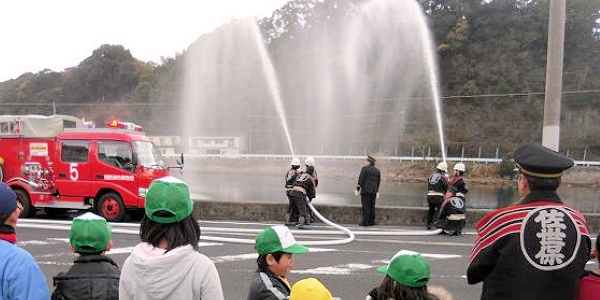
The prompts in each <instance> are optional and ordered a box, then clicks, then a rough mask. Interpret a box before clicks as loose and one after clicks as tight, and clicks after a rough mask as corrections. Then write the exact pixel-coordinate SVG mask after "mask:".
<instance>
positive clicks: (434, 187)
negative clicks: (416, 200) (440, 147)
mask: <svg viewBox="0 0 600 300" xmlns="http://www.w3.org/2000/svg"><path fill="white" fill-rule="evenodd" d="M447 171H448V164H447V163H446V162H440V163H439V164H438V165H437V166H436V168H435V172H433V173H432V174H431V175H429V178H427V204H429V210H428V211H427V229H431V225H432V222H433V217H434V216H435V215H438V214H439V210H440V207H441V206H442V203H443V202H444V196H445V195H446V192H447V191H448V179H447V178H446V172H447Z"/></svg>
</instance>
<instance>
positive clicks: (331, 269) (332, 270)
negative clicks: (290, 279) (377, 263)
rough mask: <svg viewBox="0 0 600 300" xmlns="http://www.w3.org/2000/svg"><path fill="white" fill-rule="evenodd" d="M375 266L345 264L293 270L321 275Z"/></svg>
mask: <svg viewBox="0 0 600 300" xmlns="http://www.w3.org/2000/svg"><path fill="white" fill-rule="evenodd" d="M373 267H374V266H372V265H365V264H345V265H338V266H330V267H318V268H313V269H305V270H292V273H295V274H320V275H349V274H352V273H354V271H359V270H365V269H371V268H373Z"/></svg>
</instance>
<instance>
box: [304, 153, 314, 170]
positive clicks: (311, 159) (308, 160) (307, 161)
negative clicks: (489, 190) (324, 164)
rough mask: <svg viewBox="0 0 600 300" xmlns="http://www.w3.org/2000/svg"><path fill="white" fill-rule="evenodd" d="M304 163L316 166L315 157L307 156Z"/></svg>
mask: <svg viewBox="0 0 600 300" xmlns="http://www.w3.org/2000/svg"><path fill="white" fill-rule="evenodd" d="M304 163H305V164H306V165H307V166H311V167H314V166H315V159H314V158H313V157H312V156H309V157H307V158H306V160H304Z"/></svg>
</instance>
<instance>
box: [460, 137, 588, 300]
mask: <svg viewBox="0 0 600 300" xmlns="http://www.w3.org/2000/svg"><path fill="white" fill-rule="evenodd" d="M514 158H515V162H516V164H517V169H518V171H519V176H518V178H517V188H518V190H519V195H520V196H522V198H521V200H520V201H519V203H517V204H516V205H513V206H509V207H505V208H501V209H498V210H496V211H494V212H492V213H490V214H488V215H486V216H485V217H483V219H481V220H480V221H479V223H478V224H477V226H476V229H477V238H476V239H475V245H474V247H473V251H472V253H471V258H470V263H469V267H468V270H467V280H468V282H469V284H475V283H478V282H482V281H483V289H482V293H481V299H485V300H497V299H511V300H521V299H523V300H525V299H527V300H531V299H544V300H558V299H560V300H571V299H573V297H574V294H575V288H576V287H577V282H578V280H579V277H580V276H581V275H582V274H583V272H584V267H585V264H586V262H587V261H588V258H589V256H590V246H591V242H590V237H589V233H588V228H587V222H586V220H585V218H584V216H583V214H581V213H580V212H578V211H577V210H575V209H573V208H571V207H570V206H568V205H565V204H563V202H562V201H561V199H560V198H559V197H558V195H557V194H556V189H557V188H558V186H559V185H560V177H561V175H562V171H564V170H566V169H568V168H570V167H572V166H573V161H572V160H571V159H569V158H567V157H566V156H563V155H561V154H559V153H557V152H554V151H552V150H549V149H547V148H544V147H542V146H540V145H535V144H526V145H523V146H521V147H519V148H518V149H517V150H515V154H514Z"/></svg>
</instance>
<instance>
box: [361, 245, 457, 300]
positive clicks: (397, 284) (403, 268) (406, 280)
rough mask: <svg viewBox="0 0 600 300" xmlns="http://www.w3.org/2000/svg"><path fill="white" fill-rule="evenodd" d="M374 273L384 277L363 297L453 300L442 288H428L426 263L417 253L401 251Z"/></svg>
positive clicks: (403, 299)
mask: <svg viewBox="0 0 600 300" xmlns="http://www.w3.org/2000/svg"><path fill="white" fill-rule="evenodd" d="M377 272H379V273H382V274H386V276H385V278H384V279H383V281H382V282H381V284H380V285H379V286H378V287H376V288H374V289H373V290H371V292H369V294H368V295H367V297H366V298H365V300H452V296H451V295H450V293H448V291H446V290H445V289H443V288H441V287H435V288H432V287H427V283H428V282H429V278H430V276H431V271H430V268H429V262H427V260H425V258H423V257H422V256H421V255H420V254H419V253H417V252H413V251H407V250H401V251H399V252H398V253H396V255H394V257H392V260H391V261H390V262H389V264H387V265H385V266H381V267H379V268H377Z"/></svg>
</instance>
